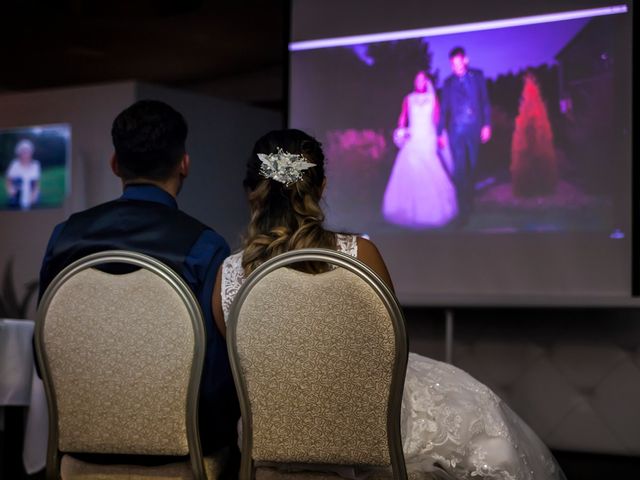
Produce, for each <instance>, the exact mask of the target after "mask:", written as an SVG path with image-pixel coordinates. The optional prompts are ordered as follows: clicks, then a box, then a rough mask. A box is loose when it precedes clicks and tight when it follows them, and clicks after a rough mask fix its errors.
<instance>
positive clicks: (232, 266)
mask: <svg viewBox="0 0 640 480" xmlns="http://www.w3.org/2000/svg"><path fill="white" fill-rule="evenodd" d="M336 246H337V250H338V251H339V252H343V253H346V254H348V255H351V256H352V257H357V256H358V237H356V236H355V235H346V234H343V233H336ZM244 280H245V276H244V270H243V268H242V251H240V252H238V253H235V254H233V255H231V256H229V257H227V258H226V259H225V261H224V262H223V264H222V290H221V292H220V293H221V297H222V311H223V313H224V321H225V322H226V321H227V317H228V316H229V311H230V310H231V304H232V303H233V300H234V299H235V298H236V294H237V293H238V290H240V287H241V286H242V284H243V283H244Z"/></svg>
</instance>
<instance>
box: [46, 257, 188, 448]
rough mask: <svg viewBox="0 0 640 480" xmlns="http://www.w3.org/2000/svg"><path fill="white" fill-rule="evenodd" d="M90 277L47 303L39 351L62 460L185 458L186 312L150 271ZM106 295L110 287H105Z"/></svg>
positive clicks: (74, 281)
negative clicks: (79, 456)
mask: <svg viewBox="0 0 640 480" xmlns="http://www.w3.org/2000/svg"><path fill="white" fill-rule="evenodd" d="M112 277H113V276H112V275H110V274H107V273H103V272H100V271H98V270H95V269H87V270H83V271H81V272H79V273H78V274H76V275H75V276H74V277H72V278H70V279H69V280H68V281H67V282H66V283H65V284H64V285H62V286H61V288H60V289H59V290H58V292H57V294H56V295H55V297H54V298H53V300H52V302H51V304H50V307H49V310H48V312H47V316H46V322H45V326H44V328H45V330H44V344H45V349H46V353H47V356H48V359H49V366H50V371H51V377H52V379H53V388H54V391H55V395H56V400H57V408H58V416H59V448H60V450H61V451H63V452H93V453H136V454H153V455H185V454H187V453H188V445H187V436H186V424H185V411H186V398H187V390H188V382H189V375H190V369H191V365H192V361H193V358H192V355H193V345H194V332H193V327H192V324H191V320H190V317H189V313H188V310H187V308H186V307H185V305H184V303H183V301H182V300H181V298H180V297H179V295H178V294H177V293H176V292H175V291H174V290H173V289H172V287H171V286H170V285H169V284H167V283H166V282H165V281H164V280H163V279H161V278H160V277H158V276H156V275H155V274H153V273H151V272H149V271H147V270H138V271H135V272H133V273H130V274H127V275H119V276H118V281H117V282H113V281H112V280H113V278H112ZM107 286H108V287H107Z"/></svg>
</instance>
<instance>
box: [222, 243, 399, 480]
mask: <svg viewBox="0 0 640 480" xmlns="http://www.w3.org/2000/svg"><path fill="white" fill-rule="evenodd" d="M306 261H324V262H328V263H330V264H332V265H333V266H334V267H335V268H333V269H332V270H330V271H328V272H326V273H321V274H316V275H312V274H307V273H303V272H301V271H298V270H295V269H294V268H290V267H293V266H295V264H296V263H299V262H306ZM227 335H228V343H229V351H230V355H231V361H232V368H233V369H234V375H235V379H236V386H237V389H238V392H239V396H240V400H241V407H242V418H243V447H242V448H243V451H242V454H243V469H245V470H243V472H244V474H243V478H247V477H245V475H246V474H247V472H246V469H250V468H251V467H250V466H249V462H251V461H254V462H280V463H295V464H297V463H314V464H333V465H336V464H337V465H341V464H346V465H378V466H380V465H386V466H388V465H393V466H394V467H396V469H399V470H400V471H401V472H403V471H404V460H403V458H402V450H401V442H400V430H399V422H400V404H401V396H402V387H403V382H404V374H405V369H406V361H407V338H406V333H405V328H404V323H403V318H402V314H401V310H400V308H399V307H398V304H397V302H396V300H395V297H394V296H393V294H392V293H391V292H390V291H389V289H388V288H387V287H386V285H385V284H384V283H383V282H382V281H381V280H380V279H379V278H378V277H377V276H376V275H375V273H373V271H371V270H370V269H369V268H368V267H367V266H365V265H364V264H363V263H361V262H359V261H358V260H356V259H354V258H353V257H350V256H348V255H344V254H341V253H337V252H334V251H330V250H323V249H307V250H299V251H295V252H289V253H286V254H284V255H281V256H279V257H276V258H274V259H272V260H270V261H269V262H267V263H265V264H264V265H262V266H261V267H260V268H259V269H257V270H256V271H255V272H254V273H253V274H252V275H251V276H250V277H249V278H248V279H247V281H246V282H245V284H244V285H243V287H242V289H241V290H240V292H239V293H238V296H237V297H236V300H235V303H234V305H233V306H232V310H231V314H230V319H229V325H228V333H227ZM249 456H250V458H249ZM401 475H402V473H401Z"/></svg>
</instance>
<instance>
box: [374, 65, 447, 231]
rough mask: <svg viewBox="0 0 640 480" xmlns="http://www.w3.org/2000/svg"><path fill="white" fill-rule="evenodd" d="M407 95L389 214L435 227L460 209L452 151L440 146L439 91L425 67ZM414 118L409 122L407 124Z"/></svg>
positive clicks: (386, 206) (397, 134) (400, 221)
mask: <svg viewBox="0 0 640 480" xmlns="http://www.w3.org/2000/svg"><path fill="white" fill-rule="evenodd" d="M413 83H414V87H413V88H414V89H413V92H411V93H410V94H409V95H407V96H406V97H405V98H404V100H403V101H402V111H401V112H400V117H399V118H398V128H397V129H396V130H395V131H394V135H393V136H394V142H395V143H396V145H397V146H398V147H399V148H400V150H399V151H398V156H397V157H396V161H395V163H394V165H393V169H392V170H391V176H390V177H389V182H388V183H387V188H386V190H385V192H384V200H383V203H382V213H383V215H384V217H385V219H386V220H387V221H388V222H390V223H394V224H397V225H402V226H405V227H410V228H435V227H442V226H444V225H446V224H447V223H449V222H450V221H451V220H452V219H453V217H455V215H456V213H457V204H456V192H455V188H454V186H453V183H452V182H451V179H450V171H448V170H450V168H451V163H452V162H450V159H451V158H450V153H449V152H448V150H445V149H443V150H441V151H439V150H438V137H437V135H436V133H437V132H436V125H437V124H438V115H439V109H438V97H437V96H436V92H435V89H434V87H433V83H432V82H431V80H430V79H429V77H428V76H427V74H426V73H425V72H418V74H417V75H416V77H415V79H414V82H413ZM407 124H408V126H407Z"/></svg>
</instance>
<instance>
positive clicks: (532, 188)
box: [511, 73, 558, 197]
mask: <svg viewBox="0 0 640 480" xmlns="http://www.w3.org/2000/svg"><path fill="white" fill-rule="evenodd" d="M511 181H512V188H513V193H514V195H516V196H520V197H531V196H536V195H546V194H550V193H553V191H554V190H555V187H556V184H557V182H558V166H557V161H556V153H555V148H554V146H553V132H552V130H551V124H550V123H549V116H548V114H547V107H546V105H545V102H544V100H543V99H542V95H541V93H540V87H539V85H538V82H537V80H536V79H535V77H534V76H533V74H531V73H529V74H526V75H525V76H524V88H523V90H522V96H521V98H520V107H519V109H518V116H517V117H516V120H515V129H514V132H513V138H512V141H511Z"/></svg>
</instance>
